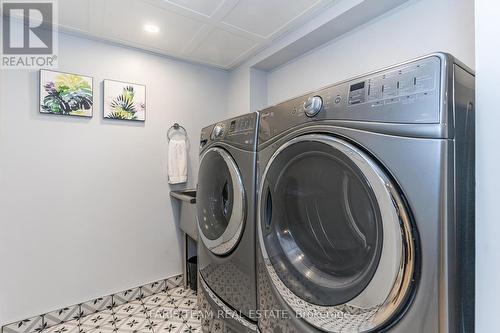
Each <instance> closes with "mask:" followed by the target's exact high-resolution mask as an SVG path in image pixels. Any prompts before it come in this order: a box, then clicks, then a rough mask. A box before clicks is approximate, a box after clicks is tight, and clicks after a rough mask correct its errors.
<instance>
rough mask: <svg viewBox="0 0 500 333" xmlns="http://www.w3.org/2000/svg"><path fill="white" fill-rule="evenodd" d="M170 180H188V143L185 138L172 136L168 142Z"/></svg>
mask: <svg viewBox="0 0 500 333" xmlns="http://www.w3.org/2000/svg"><path fill="white" fill-rule="evenodd" d="M168 182H169V183H170V184H180V183H185V182H187V143H186V140H184V139H175V138H172V139H171V140H170V141H169V143H168Z"/></svg>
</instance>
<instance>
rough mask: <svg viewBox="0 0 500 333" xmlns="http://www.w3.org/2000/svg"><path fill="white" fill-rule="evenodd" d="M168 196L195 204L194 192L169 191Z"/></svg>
mask: <svg viewBox="0 0 500 333" xmlns="http://www.w3.org/2000/svg"><path fill="white" fill-rule="evenodd" d="M170 195H171V196H172V197H174V198H176V199H179V200H182V201H186V202H189V203H190V204H195V203H196V190H183V191H170Z"/></svg>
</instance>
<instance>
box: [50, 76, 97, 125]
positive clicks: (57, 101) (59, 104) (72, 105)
mask: <svg viewBox="0 0 500 333" xmlns="http://www.w3.org/2000/svg"><path fill="white" fill-rule="evenodd" d="M93 106H94V90H93V79H92V78H91V77H89V76H84V75H79V74H71V73H64V72H57V71H52V70H45V69H42V70H40V113H46V114H57V115H66V116H77V117H92V115H93Z"/></svg>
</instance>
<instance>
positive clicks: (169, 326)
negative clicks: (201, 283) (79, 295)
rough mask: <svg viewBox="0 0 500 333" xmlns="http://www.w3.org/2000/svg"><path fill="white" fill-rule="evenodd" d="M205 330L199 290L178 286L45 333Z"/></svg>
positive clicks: (134, 332) (131, 332)
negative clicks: (199, 302)
mask: <svg viewBox="0 0 500 333" xmlns="http://www.w3.org/2000/svg"><path fill="white" fill-rule="evenodd" d="M201 331H202V330H201V322H200V314H199V310H198V306H197V303H196V294H195V292H193V291H192V290H189V289H187V290H186V289H184V288H182V287H177V288H174V289H170V290H167V291H166V292H161V293H158V294H154V295H151V296H148V297H145V298H143V299H138V300H134V301H132V302H129V303H125V304H122V305H119V306H116V307H110V308H108V309H107V310H104V311H101V312H97V313H94V314H91V315H88V316H85V317H82V318H80V319H78V320H73V321H70V322H66V323H64V324H60V325H56V326H53V327H50V328H47V329H45V330H44V331H43V333H115V332H124V333H160V332H161V333H166V332H175V333H195V332H196V333H198V332H201Z"/></svg>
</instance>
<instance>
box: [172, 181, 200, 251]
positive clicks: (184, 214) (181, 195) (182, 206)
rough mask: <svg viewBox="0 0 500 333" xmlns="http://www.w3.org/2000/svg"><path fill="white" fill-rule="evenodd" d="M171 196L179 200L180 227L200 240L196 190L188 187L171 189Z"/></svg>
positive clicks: (196, 239)
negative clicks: (178, 189)
mask: <svg viewBox="0 0 500 333" xmlns="http://www.w3.org/2000/svg"><path fill="white" fill-rule="evenodd" d="M170 196H171V197H172V198H174V199H176V200H175V201H177V202H178V209H179V215H178V216H179V227H180V228H181V230H182V231H183V232H184V233H185V234H187V235H188V236H189V237H191V238H192V239H194V240H195V241H198V224H197V223H196V190H194V189H186V190H181V191H170Z"/></svg>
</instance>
